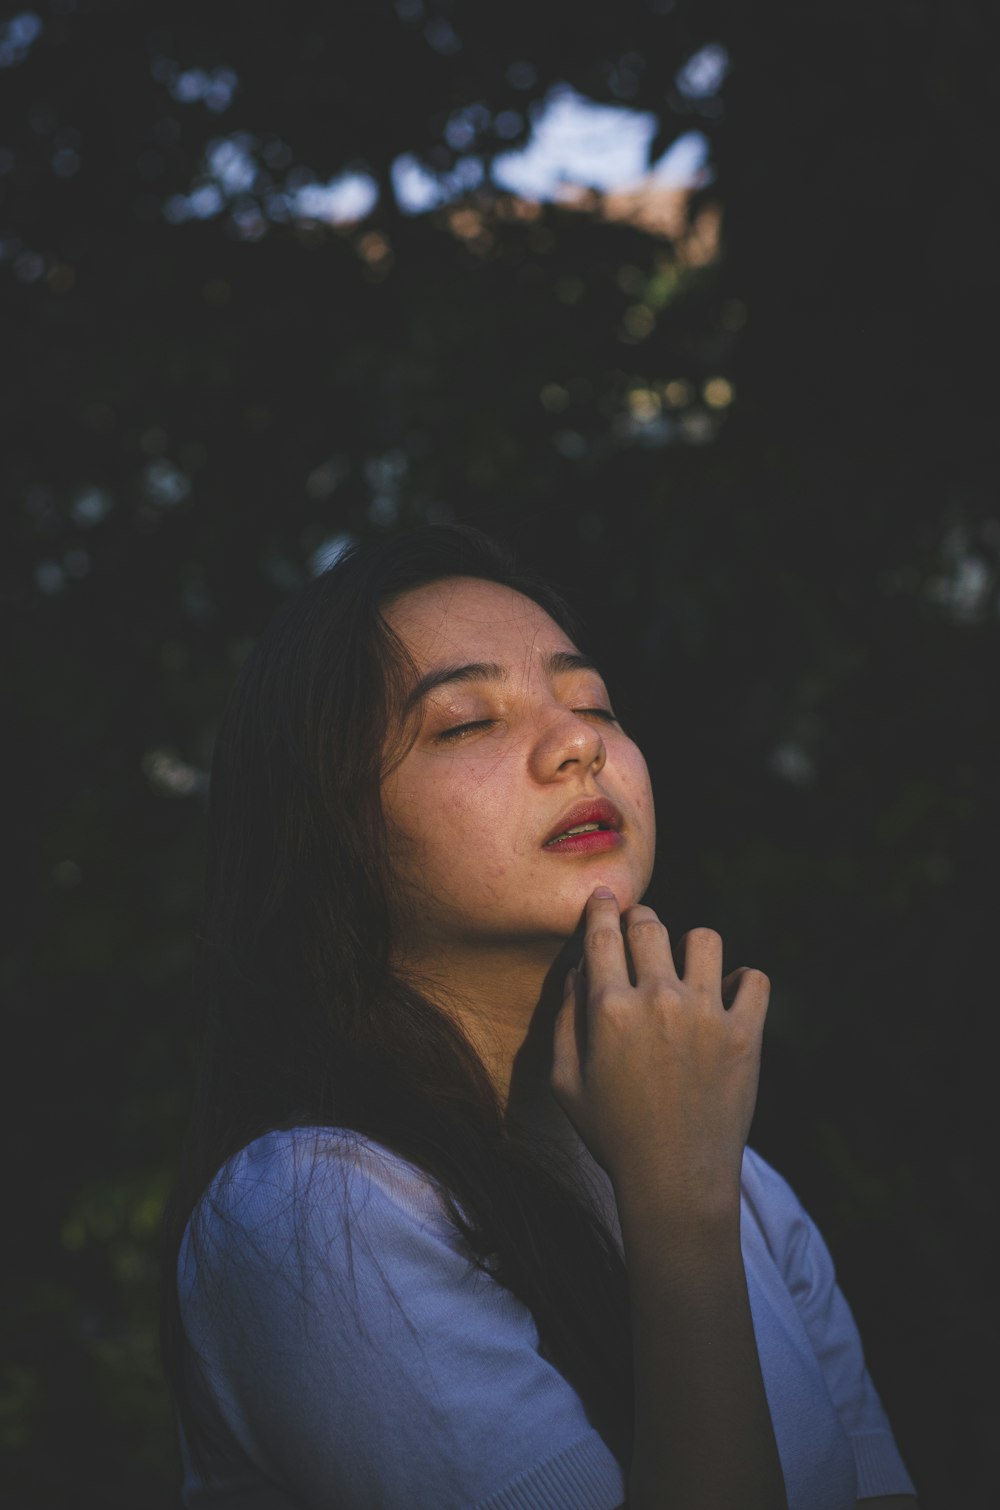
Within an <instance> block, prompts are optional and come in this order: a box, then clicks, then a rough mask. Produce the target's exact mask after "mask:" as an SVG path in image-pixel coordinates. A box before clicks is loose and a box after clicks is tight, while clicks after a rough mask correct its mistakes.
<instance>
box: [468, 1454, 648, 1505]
mask: <svg viewBox="0 0 1000 1510" xmlns="http://www.w3.org/2000/svg"><path fill="white" fill-rule="evenodd" d="M622 1495H623V1487H622V1481H621V1470H620V1469H619V1468H618V1466H617V1464H612V1463H610V1462H609V1461H608V1456H607V1453H606V1452H602V1450H601V1444H600V1442H595V1441H594V1438H593V1437H592V1436H589V1437H584V1438H583V1439H582V1440H581V1441H579V1442H574V1443H573V1445H572V1447H564V1448H563V1450H562V1452H557V1453H556V1455H555V1457H554V1458H550V1459H549V1460H548V1462H547V1463H540V1464H539V1465H538V1467H537V1468H529V1469H528V1470H527V1471H526V1472H525V1473H522V1474H520V1475H519V1476H518V1477H517V1478H516V1479H515V1480H514V1482H513V1483H511V1484H508V1485H507V1487H506V1488H505V1489H501V1490H499V1492H498V1493H496V1494H491V1495H490V1497H489V1499H485V1500H480V1502H479V1504H478V1505H477V1506H476V1510H567V1507H568V1506H572V1507H573V1510H607V1507H608V1506H615V1505H620V1504H622V1503H623V1498H622Z"/></svg>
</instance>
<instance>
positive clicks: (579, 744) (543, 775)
mask: <svg viewBox="0 0 1000 1510" xmlns="http://www.w3.org/2000/svg"><path fill="white" fill-rule="evenodd" d="M607 753H608V752H607V749H606V747H605V744H604V740H603V738H602V737H601V730H600V728H599V726H598V724H597V723H596V721H595V720H594V718H593V717H588V716H587V715H586V714H582V713H574V712H573V710H572V708H565V707H562V706H561V705H560V706H559V707H558V708H556V709H555V710H553V711H552V712H551V713H549V714H548V715H547V716H546V718H545V719H544V721H541V722H540V727H539V732H538V737H537V739H536V740H535V744H534V748H533V750H532V765H533V768H534V769H533V772H532V774H533V775H534V776H535V777H536V778H537V779H538V780H539V781H551V780H552V778H553V777H554V776H559V775H562V774H565V773H566V772H568V771H572V770H581V771H587V770H590V769H593V770H594V771H599V770H600V769H601V767H602V766H603V765H604V762H605V761H606V760H607Z"/></svg>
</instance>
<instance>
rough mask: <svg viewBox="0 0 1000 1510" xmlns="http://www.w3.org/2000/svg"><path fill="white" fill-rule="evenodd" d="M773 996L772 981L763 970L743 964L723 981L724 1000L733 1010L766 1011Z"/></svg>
mask: <svg viewBox="0 0 1000 1510" xmlns="http://www.w3.org/2000/svg"><path fill="white" fill-rule="evenodd" d="M770 998H771V982H770V980H769V979H768V978H767V976H766V975H765V974H764V972H763V970H753V969H751V968H750V966H748V965H741V966H740V968H739V969H738V970H733V971H731V972H730V974H729V975H727V976H726V978H725V979H724V980H723V982H722V1000H723V1003H724V1005H725V1006H727V1007H729V1008H730V1010H731V1011H756V1012H766V1011H767V1005H768V1002H769V1001H770Z"/></svg>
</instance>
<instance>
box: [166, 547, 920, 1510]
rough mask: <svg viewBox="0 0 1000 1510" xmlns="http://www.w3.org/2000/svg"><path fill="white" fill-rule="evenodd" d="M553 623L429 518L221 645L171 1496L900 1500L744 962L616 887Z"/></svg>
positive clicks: (169, 1304) (633, 842)
mask: <svg viewBox="0 0 1000 1510" xmlns="http://www.w3.org/2000/svg"><path fill="white" fill-rule="evenodd" d="M578 638H579V637H578V634H577V632H576V626H575V623H574V621H573V619H572V617H571V615H570V613H569V611H568V610H567V608H566V606H565V605H564V604H563V603H562V601H561V600H560V599H559V598H558V597H557V596H556V595H555V594H554V593H553V592H552V591H551V590H549V589H548V588H546V587H545V586H544V585H542V584H541V583H539V582H537V581H535V580H534V579H533V578H531V577H530V576H528V575H527V574H525V573H524V572H521V571H519V570H517V569H516V568H515V566H514V564H513V562H512V561H511V560H510V559H509V558H508V556H507V555H506V554H505V553H504V552H503V551H502V550H501V549H500V548H499V547H498V546H496V545H495V544H494V543H493V542H491V541H490V540H489V539H488V538H487V537H485V536H483V535H481V534H480V533H479V532H477V531H475V530H472V529H469V528H463V527H460V526H436V527H426V528H424V529H421V530H416V531H413V532H411V533H409V534H405V535H402V536H399V537H397V538H395V539H392V540H388V541H385V542H372V543H366V544H364V545H361V546H359V547H356V548H353V549H352V550H351V551H349V552H347V553H346V554H345V555H344V556H342V557H341V558H340V559H339V560H338V561H337V563H336V564H335V565H334V566H333V567H332V568H331V569H330V570H329V571H327V572H325V573H323V575H321V576H320V577H319V578H317V579H316V580H315V581H314V582H312V583H310V584H309V585H308V586H307V587H306V588H305V589H303V590H302V591H301V592H300V593H299V594H298V596H297V597H296V598H295V599H294V600H293V601H292V603H291V604H290V605H289V606H288V608H287V609H286V610H285V611H284V613H283V614H282V615H281V616H280V618H279V619H278V621H277V622H276V623H275V624H274V626H273V627H272V628H271V629H270V630H269V631H268V632H267V633H266V634H265V635H264V636H263V637H262V639H261V640H260V641H259V642H258V644H257V645H256V647H255V649H254V650H253V652H252V653H251V655H250V656H249V658H248V659H247V661H246V662H245V663H244V665H243V667H242V669H241V672H240V675H239V678H238V680H237V684H236V687H235V689H234V691H233V694H232V696H231V699H230V702H229V705H228V707H227V709H226V713H225V716H224V718H223V722H222V727H221V729H220V732H219V736H218V741H217V746H216V752H215V758H214V761H213V769H212V787H211V820H210V842H209V857H208V875H207V891H206V898H205V906H204V912H203V922H202V930H201V934H200V938H199V943H200V950H199V959H198V969H197V975H196V983H197V986H198V990H199V992H200V994H201V996H202V997H203V999H204V1002H205V1004H206V1008H207V1031H206V1041H205V1049H204V1056H203V1063H202V1070H201V1077H200V1083H199V1088H198V1094H197V1098H196V1105H195V1110H194V1115H193V1121H192V1130H191V1135H190V1139H189V1145H188V1150H187V1154H186V1160H185V1167H184V1170H183V1173H182V1177H181V1180H180V1182H179V1185H178V1189H177V1191H176V1193H175V1199H174V1203H173V1209H172V1213H171V1215H170V1218H169V1219H168V1224H167V1263H166V1273H167V1276H168V1283H167V1297H166V1304H165V1308H164V1342H165V1356H166V1362H167V1368H168V1372H169V1374H170V1377H171V1380H172V1382H173V1385H174V1388H175V1390H176V1392H177V1397H178V1403H179V1408H180V1415H181V1421H182V1426H183V1437H184V1443H183V1445H184V1453H185V1461H186V1481H185V1503H186V1504H188V1505H189V1506H214V1505H221V1504H223V1503H225V1504H231V1505H239V1506H241V1507H256V1506H262V1507H263V1506H268V1507H272V1506H273V1507H278V1506H281V1507H290V1506H309V1507H313V1506H315V1507H320V1506H322V1507H324V1510H328V1507H333V1506H338V1507H340V1506H344V1507H354V1506H365V1507H369V1506H371V1507H374V1506H378V1507H406V1510H412V1507H424V1506H427V1507H430V1506H433V1507H436V1510H441V1507H450V1506H455V1507H458V1506H481V1507H486V1506H489V1507H498V1510H499V1507H534V1506H552V1507H566V1510H590V1507H593V1510H604V1507H607V1510H611V1507H615V1506H618V1505H622V1504H625V1503H627V1504H628V1505H629V1506H631V1507H633V1510H640V1507H651V1506H670V1507H672V1510H687V1507H698V1510H704V1507H706V1506H712V1507H721V1506H732V1507H734V1510H778V1507H782V1506H784V1505H786V1503H787V1505H788V1506H789V1507H791V1510H851V1507H853V1506H854V1505H855V1504H856V1502H857V1501H859V1500H861V1501H863V1502H864V1503H865V1504H866V1505H867V1506H869V1507H872V1506H885V1505H890V1504H892V1505H897V1504H899V1505H903V1504H909V1505H913V1504H915V1500H914V1499H913V1498H912V1494H913V1487H912V1484H911V1483H910V1480H909V1478H908V1476H907V1474H906V1470H905V1468H904V1467H903V1464H902V1462H901V1460H900V1458H899V1454H898V1452H897V1450H896V1447H895V1444H894V1442H893V1438H892V1433H891V1430H890V1427H889V1424H888V1422H887V1420H886V1418H885V1415H884V1413H883V1411H882V1408H881V1405H880V1403H879V1400H878V1396H877V1395H876V1393H875V1390H874V1388H873V1387H872V1384H871V1381H870V1379H869V1377H868V1375H867V1372H866V1371H865V1367H864V1361H863V1358H862V1353H861V1347H860V1342H859V1340H858V1337H857V1333H856V1330H855V1328H854V1324H853V1321H852V1319H851V1316H850V1313H849V1311H848V1310H847V1307H846V1305H845V1303H844V1301H843V1299H842V1297H841V1295H840V1293H839V1291H838V1290H837V1288H836V1285H835V1281H834V1277H833V1272H832V1268H831V1265H830V1260H829V1256H828V1254H827V1251H826V1249H825V1247H824V1245H823V1243H822V1239H821V1238H820V1236H819V1234H818V1233H817V1231H816V1229H815V1228H814V1227H813V1225H812V1224H811V1222H810V1221H809V1219H808V1217H807V1216H806V1215H805V1213H804V1212H803V1211H802V1209H801V1207H800V1206H799V1204H798V1202H797V1201H796V1199H795V1197H794V1195H793V1194H792V1192H791V1191H790V1190H789V1188H788V1186H787V1185H786V1184H785V1183H784V1182H783V1181H782V1180H781V1179H780V1177H779V1176H778V1175H777V1174H776V1173H775V1172H774V1171H773V1170H771V1169H770V1168H769V1166H768V1165H766V1164H765V1163H764V1161H763V1160H761V1159H760V1158H759V1157H758V1156H756V1155H755V1154H753V1153H752V1151H750V1150H746V1149H745V1143H746V1137H747V1133H748V1130H749V1126H750V1120H751V1116H752V1112H753V1107H754V1101H755V1097H756V1087H757V1074H758V1063H759V1050H760V1038H761V1031H762V1027H763V1020H764V1014H765V1010H766V1005H767V996H768V982H767V980H766V978H765V977H764V976H763V975H761V974H760V972H759V971H755V970H749V969H741V970H736V971H734V972H732V973H730V974H728V975H726V976H725V977H723V976H722V943H721V940H720V938H719V936H718V935H717V934H715V933H714V932H712V931H711V930H709V929H695V930H693V931H692V932H691V933H688V934H687V935H686V936H685V938H684V939H682V940H681V941H680V942H679V945H677V946H676V948H674V947H672V945H671V941H670V940H669V938H668V936H667V932H666V929H665V928H664V927H663V925H662V924H661V923H660V922H659V920H658V918H657V917H656V914H655V913H654V912H653V910H652V909H651V908H649V907H647V906H644V905H642V903H641V900H640V899H641V897H642V895H643V893H644V892H645V890H646V888H647V886H648V884H649V880H650V876H651V874H652V868H653V856H654V817H653V800H652V793H651V791H650V785H649V777H648V772H647V769H646V765H645V762H644V760H643V757H642V755H641V753H640V752H639V750H638V748H637V746H636V745H635V743H634V742H633V741H632V740H631V739H630V738H629V736H628V734H627V733H626V731H625V730H624V729H623V728H622V727H621V724H620V723H619V721H618V720H617V718H616V716H615V713H614V705H613V703H612V702H611V701H610V699H609V692H608V689H607V687H606V686H605V684H604V681H603V680H602V678H601V676H600V673H599V672H598V670H597V668H596V666H594V664H593V663H592V662H591V661H590V660H589V658H588V657H587V656H586V655H585V654H583V652H582V651H581V650H580V648H579V644H578ZM573 967H578V968H573ZM175 1278H176V1284H175V1283H174V1281H175Z"/></svg>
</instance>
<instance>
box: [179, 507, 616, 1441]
mask: <svg viewBox="0 0 1000 1510" xmlns="http://www.w3.org/2000/svg"><path fill="white" fill-rule="evenodd" d="M455 576H466V577H479V578H485V579H486V580H489V581H493V582H498V583H502V584H504V585H506V586H509V587H511V588H513V589H514V590H515V591H517V592H520V593H523V594H524V595H525V596H526V597H529V598H532V599H533V600H534V601H535V602H536V603H538V604H539V606H540V607H542V608H543V609H544V610H545V611H546V612H547V613H548V614H549V615H550V616H551V618H552V619H553V620H554V621H555V622H556V623H557V624H558V625H559V626H560V627H561V628H562V629H564V630H565V631H566V633H567V634H568V635H569V636H570V637H571V638H572V639H574V640H575V641H576V642H577V643H579V635H578V625H577V622H576V620H575V617H574V615H573V614H572V612H571V611H570V610H569V608H568V607H567V605H566V603H565V602H564V601H563V600H562V598H561V597H560V596H559V595H558V594H557V593H556V592H555V591H554V590H553V589H552V588H550V587H548V586H546V585H545V584H544V583H543V582H541V581H539V580H538V579H536V578H535V577H534V576H532V575H531V574H530V573H529V572H526V571H524V570H522V569H521V568H519V567H518V566H517V564H516V563H515V561H514V560H513V558H512V557H511V556H510V554H509V553H508V552H507V551H506V550H505V549H504V548H502V547H501V546H500V545H499V544H497V542H495V541H494V540H492V539H491V538H490V537H488V536H486V535H484V534H482V533H481V532H480V531H478V530H475V529H473V528H471V527H469V526H462V525H427V526H424V527H422V528H419V529H415V530H410V531H408V532H406V533H404V534H400V535H397V536H395V537H392V538H389V539H384V540H372V541H365V542H363V543H361V544H358V545H354V546H352V547H351V548H349V549H348V550H347V551H346V552H345V553H344V554H342V555H341V556H340V557H339V558H338V560H337V561H336V562H335V563H334V565H333V566H331V567H330V568H329V569H328V570H326V571H325V572H323V573H322V574H321V575H320V576H318V577H316V578H315V579H314V580H313V581H311V582H310V583H308V584H307V585H306V586H305V587H304V588H302V589H301V590H300V591H298V592H297V594H296V595H295V596H294V598H293V599H292V600H291V601H290V602H289V603H288V604H287V605H286V607H285V608H284V610H283V611H282V612H281V613H280V615H279V616H278V618H277V619H276V621H275V622H274V623H273V624H272V625H271V627H270V628H269V629H268V630H267V631H266V632H265V633H264V634H263V635H262V636H261V638H260V639H259V640H258V641H257V643H256V645H255V646H254V648H253V650H252V651H251V653H250V654H249V656H248V657H247V659H246V660H245V661H244V663H243V665H242V667H241V669H240V672H239V675H238V677H237V680H236V683H235V685H234V687H233V690H232V693H231V695H230V698H229V701H228V703H227V706H226V708H225V711H224V714H223V718H222V722H221V726H220V729H219V733H218V737H217V740H216V744H215V751H214V756H213V761H212V771H211V783H210V796H209V833H208V857H207V866H206V884H205V894H204V902H203V908H202V913H201V921H200V926H199V929H198V931H197V934H196V953H195V969H194V985H195V992H196V996H197V998H198V1001H199V1003H200V1006H201V1009H202V1012H203V1015H204V1026H203V1032H204V1041H203V1050H202V1059H201V1066H200V1071H199V1075H198V1081H197V1087H196V1091H195V1098H194V1105H193V1109H192V1115H191V1121H190V1128H189V1134H188V1138H187V1143H186V1148H185V1151H184V1155H183V1159H182V1167H181V1172H180V1176H179V1179H178V1181H177V1184H176V1187H175V1190H174V1193H173V1197H172V1199H171V1202H170V1204H169V1206H168V1210H167V1214H166V1217H165V1220H164V1230H163V1279H164V1293H163V1309H162V1341H163V1355H164V1366H165V1369H166V1373H167V1376H168V1379H169V1380H170V1383H171V1386H172V1388H173V1390H174V1393H175V1396H176V1399H177V1403H178V1408H179V1412H180V1416H181V1420H182V1421H183V1423H184V1426H185V1434H186V1437H187V1439H188V1443H189V1445H190V1447H191V1449H192V1452H193V1454H194V1456H195V1460H196V1462H199V1463H202V1462H204V1461H206V1457H205V1453H204V1442H205V1440H206V1439H205V1436H204V1423H203V1422H202V1421H200V1420H199V1419H198V1417H197V1415H196V1412H195V1408H194V1405H193V1402H192V1395H191V1391H190V1387H189V1383H188V1372H187V1369H186V1367H185V1344H184V1338H183V1331H182V1324H181V1316H180V1308H179V1302H178V1294H177V1282H176V1279H177V1261H178V1253H179V1249H180V1244H181V1241H182V1236H183V1233H184V1230H185V1227H186V1226H187V1224H188V1222H189V1220H191V1233H192V1239H193V1240H194V1239H195V1238H196V1237H197V1228H198V1221H197V1217H198V1215H199V1212H198V1209H197V1208H198V1203H199V1201H200V1199H201V1198H202V1197H203V1196H204V1194H205V1192H206V1189H207V1187H208V1185H209V1184H210V1182H211V1181H212V1179H213V1176H215V1175H216V1174H217V1172H218V1171H219V1170H220V1169H221V1168H222V1166H223V1165H224V1164H225V1163H226V1161H227V1160H228V1159H229V1158H231V1157H232V1155H233V1154H235V1153H236V1152H237V1151H238V1150H239V1149H241V1148H243V1147H245V1146H246V1145H247V1144H248V1143H250V1142H252V1141H253V1139H255V1138H257V1137H259V1136H261V1135H262V1134H264V1133H266V1132H270V1131H273V1130H275V1129H279V1128H289V1127H310V1126H317V1127H324V1126H330V1127H343V1128H352V1129H356V1130H357V1131H358V1132H360V1133H361V1134H363V1135H366V1136H368V1137H370V1138H373V1139H375V1140H377V1141H379V1142H381V1143H382V1144H384V1145H385V1146H386V1147H389V1148H391V1149H392V1150H393V1151H394V1152H396V1153H398V1154H400V1155H402V1156H403V1157H404V1158H406V1159H408V1160H410V1161H411V1162H412V1163H414V1164H415V1165H417V1166H419V1167H420V1168H421V1169H422V1170H424V1171H425V1172H426V1173H427V1174H428V1175H429V1176H430V1177H431V1179H432V1180H433V1181H434V1183H435V1184H436V1186H437V1188H438V1189H439V1190H440V1193H441V1195H442V1198H443V1199H444V1203H445V1207H446V1209H447V1211H448V1214H449V1217H450V1219H451V1220H452V1221H453V1223H454V1225H455V1228H456V1230H457V1232H458V1233H459V1235H460V1238H461V1240H462V1242H463V1243H464V1245H465V1247H466V1250H467V1252H468V1254H469V1257H470V1259H471V1261H472V1262H474V1263H476V1264H477V1265H478V1266H479V1267H480V1268H487V1267H488V1270H489V1272H490V1274H491V1275H492V1277H493V1278H494V1279H495V1280H496V1281H497V1282H498V1283H500V1284H501V1285H503V1286H505V1287H506V1288H507V1289H508V1290H509V1291H510V1292H511V1293H512V1294H514V1295H515V1296H517V1298H518V1299H519V1300H520V1301H522V1302H523V1304H524V1305H526V1306H527V1307H528V1308H529V1309H530V1311H531V1313H532V1315H533V1317H534V1320H535V1323H536V1325H537V1327H538V1332H539V1337H540V1341H541V1344H542V1347H543V1349H544V1351H545V1353H546V1356H547V1357H548V1358H549V1359H550V1360H551V1362H552V1363H553V1364H554V1365H555V1366H556V1367H557V1368H558V1369H559V1370H560V1372H561V1373H562V1374H563V1375H564V1377H565V1378H566V1379H567V1380H568V1381H569V1382H570V1383H571V1384H572V1386H573V1387H574V1389H575V1390H576V1391H577V1393H578V1394H579V1395H580V1397H581V1399H582V1400H583V1402H584V1405H585V1407H586V1409H587V1411H588V1414H589V1416H590V1419H591V1421H592V1422H593V1424H594V1426H595V1428H596V1429H597V1430H598V1431H599V1432H600V1433H601V1435H602V1436H603V1438H604V1440H605V1441H606V1443H607V1444H608V1446H609V1448H610V1449H611V1450H612V1452H614V1454H615V1455H616V1456H617V1457H618V1459H619V1461H621V1462H622V1463H623V1465H624V1466H625V1467H626V1469H627V1463H628V1457H629V1453H630V1448H631V1437H632V1360H631V1336H630V1324H629V1307H628V1290H627V1281H626V1276H625V1269H624V1264H623V1262H622V1258H621V1255H620V1253H619V1251H618V1248H617V1246H616V1244H615V1241H614V1239H613V1238H612V1236H611V1235H610V1233H609V1231H608V1230H607V1227H606V1226H605V1224H604V1223H603V1222H602V1221H601V1220H600V1218H599V1217H598V1216H597V1215H596V1213H595V1212H594V1210H593V1209H592V1208H591V1206H590V1205H589V1204H588V1203H587V1201H586V1200H584V1199H581V1197H580V1195H579V1194H578V1192H577V1190H575V1189H574V1188H573V1187H572V1182H571V1181H569V1180H567V1179H566V1178H564V1171H561V1170H560V1167H559V1164H558V1162H557V1161H556V1160H554V1159H553V1158H552V1157H550V1156H549V1154H548V1153H546V1152H545V1151H544V1150H543V1149H542V1148H541V1147H540V1146H539V1145H538V1144H537V1143H536V1142H534V1141H532V1140H530V1139H527V1138H525V1137H520V1136H518V1134H517V1133H516V1131H513V1130H512V1129H511V1127H509V1126H508V1125H507V1122H506V1121H505V1117H504V1111H503V1107H502V1105H501V1103H500V1100H499V1098H498V1095H497V1092H496V1088H495V1087H494V1085H493V1082H492V1081H491V1079H490V1077H489V1075H488V1073H487V1071H486V1068H485V1066H484V1064H483V1062H482V1060H481V1058H480V1057H479V1055H478V1054H477V1053H476V1051H475V1050H474V1049H473V1047H472V1045H471V1043H470V1042H469V1041H468V1039H467V1038H466V1036H465V1035H464V1033H463V1032H462V1031H461V1029H460V1028H459V1026H458V1025H457V1023H456V1021H455V1019H454V1018H453V1017H452V1016H449V1015H448V1014H447V1013H446V1012H445V1011H444V1010H442V1009H441V1008H440V1007H439V1006H436V1005H435V1004H434V1003H433V1002H432V1001H431V1000H430V999H429V998H428V997H427V996H425V995H424V994H422V993H421V992H420V991H419V990H417V989H416V988H415V987H414V985H413V984H412V983H408V982H406V981H404V980H402V979H401V978H400V977H399V976H398V975H397V974H396V973H394V972H393V970H392V968H391V963H390V916H391V903H392V897H393V874H392V867H391V864H390V861H389V854H388V843H387V833H386V828H385V823H384V819H383V813H382V806H381V800H380V787H381V781H382V777H383V774H384V753H383V752H384V751H385V749H386V748H387V746H388V742H389V740H390V737H391V734H392V731H393V730H395V729H397V728H398V727H399V712H400V709H401V706H402V700H403V696H404V695H405V691H406V688H407V686H408V685H409V681H410V674H411V672H412V663H410V664H408V661H409V657H408V656H407V653H406V647H405V646H404V645H403V643H402V642H401V641H400V640H399V639H398V638H397V637H396V636H395V635H394V634H393V633H392V631H391V629H390V628H389V626H388V624H387V623H386V622H385V619H384V618H383V617H382V613H381V610H382V609H384V608H386V607H387V606H388V604H389V603H390V602H391V601H392V600H393V599H394V598H395V597H396V596H398V595H399V594H401V593H403V592H406V591H407V590H408V589H410V588H413V587H417V586H421V585H423V584H425V583H428V582H434V581H439V580H441V579H443V578H447V577H455ZM202 1204H204V1203H202ZM193 1212H194V1214H195V1215H194V1218H192V1213H193Z"/></svg>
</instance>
